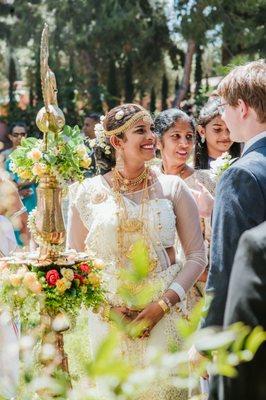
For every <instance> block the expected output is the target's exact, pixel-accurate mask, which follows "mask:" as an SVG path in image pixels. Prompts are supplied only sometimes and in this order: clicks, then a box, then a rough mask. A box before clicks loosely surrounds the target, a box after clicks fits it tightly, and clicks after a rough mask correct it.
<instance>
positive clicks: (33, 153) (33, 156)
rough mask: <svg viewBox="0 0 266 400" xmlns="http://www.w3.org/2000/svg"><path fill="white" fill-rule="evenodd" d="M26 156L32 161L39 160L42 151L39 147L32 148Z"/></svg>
mask: <svg viewBox="0 0 266 400" xmlns="http://www.w3.org/2000/svg"><path fill="white" fill-rule="evenodd" d="M27 157H28V158H30V159H31V160H33V161H39V160H40V158H42V152H41V151H40V150H39V149H32V150H31V151H30V152H29V153H28V154H27Z"/></svg>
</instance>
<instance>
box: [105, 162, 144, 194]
mask: <svg viewBox="0 0 266 400" xmlns="http://www.w3.org/2000/svg"><path fill="white" fill-rule="evenodd" d="M113 173H114V177H115V179H117V181H118V182H119V184H120V186H119V187H120V190H121V191H123V192H128V191H130V190H134V189H135V188H136V187H137V186H138V185H140V184H141V183H142V182H144V181H145V179H147V177H148V173H149V170H148V168H147V167H146V168H145V169H144V170H143V171H142V173H141V174H140V175H139V176H137V177H136V178H133V179H129V178H124V177H123V176H122V174H121V172H119V171H118V169H117V168H114V169H113Z"/></svg>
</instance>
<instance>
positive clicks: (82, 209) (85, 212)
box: [75, 176, 176, 267]
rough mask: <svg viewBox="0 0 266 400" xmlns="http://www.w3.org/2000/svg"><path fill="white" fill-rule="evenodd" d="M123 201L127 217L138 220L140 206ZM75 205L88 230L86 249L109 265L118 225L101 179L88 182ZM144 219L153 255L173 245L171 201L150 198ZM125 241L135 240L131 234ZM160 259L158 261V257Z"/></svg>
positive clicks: (110, 196) (115, 208)
mask: <svg viewBox="0 0 266 400" xmlns="http://www.w3.org/2000/svg"><path fill="white" fill-rule="evenodd" d="M124 201H125V205H126V208H127V213H128V216H129V218H138V216H139V213H140V207H141V205H140V204H139V203H137V202H135V201H134V200H133V199H131V198H130V197H124ZM75 203H76V206H77V208H78V210H79V214H80V216H81V219H82V221H83V223H84V225H85V226H86V228H87V230H88V235H87V238H86V246H87V248H88V249H89V251H90V252H91V253H94V254H95V255H98V256H99V254H100V256H101V258H102V259H103V260H107V261H109V262H110V260H111V259H114V257H116V256H117V225H118V218H117V211H118V205H117V203H116V201H115V197H114V194H113V192H112V190H111V189H110V188H109V186H108V184H107V182H106V181H105V180H104V178H102V176H96V177H94V178H92V179H87V180H86V181H85V182H84V183H83V184H82V187H81V188H80V189H79V192H78V194H77V197H76V200H75ZM143 218H144V220H145V224H146V227H147V230H148V234H149V237H150V239H151V240H152V241H153V242H154V243H153V245H154V247H155V249H156V253H161V251H162V247H163V248H168V247H171V246H173V245H174V243H175V231H176V229H175V214H174V211H173V205H172V202H171V201H170V200H168V199H157V198H153V199H150V200H149V201H148V203H147V205H146V207H145V213H144V216H143ZM127 239H128V240H130V241H132V242H134V241H135V240H136V237H134V234H130V235H128V238H127ZM132 244H133V243H132ZM159 258H160V259H161V257H160V254H159ZM161 261H162V260H161ZM164 267H167V266H166V265H165V266H164Z"/></svg>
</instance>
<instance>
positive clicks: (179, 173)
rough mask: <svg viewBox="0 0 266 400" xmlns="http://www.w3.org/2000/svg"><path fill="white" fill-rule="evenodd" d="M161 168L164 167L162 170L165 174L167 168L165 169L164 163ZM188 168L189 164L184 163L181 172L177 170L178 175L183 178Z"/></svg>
mask: <svg viewBox="0 0 266 400" xmlns="http://www.w3.org/2000/svg"><path fill="white" fill-rule="evenodd" d="M161 169H162V172H163V173H164V174H165V170H164V167H163V164H162V168H161ZM186 169H187V164H184V165H183V167H182V168H181V170H180V172H177V174H176V175H177V176H179V177H180V178H182V179H183V175H184V173H185V171H186Z"/></svg>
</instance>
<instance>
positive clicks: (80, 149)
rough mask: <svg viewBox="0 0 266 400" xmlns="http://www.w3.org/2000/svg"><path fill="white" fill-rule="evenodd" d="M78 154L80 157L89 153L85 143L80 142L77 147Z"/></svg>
mask: <svg viewBox="0 0 266 400" xmlns="http://www.w3.org/2000/svg"><path fill="white" fill-rule="evenodd" d="M76 152H77V155H78V156H80V157H84V156H86V154H87V148H86V146H84V144H79V145H78V146H77V148H76Z"/></svg>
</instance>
